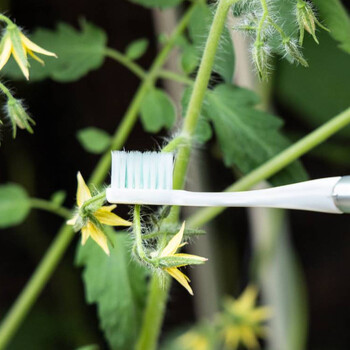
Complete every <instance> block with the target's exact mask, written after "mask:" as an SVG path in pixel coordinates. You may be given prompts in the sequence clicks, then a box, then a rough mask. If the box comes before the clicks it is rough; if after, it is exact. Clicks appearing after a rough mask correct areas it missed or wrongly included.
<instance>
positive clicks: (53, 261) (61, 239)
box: [0, 4, 196, 350]
mask: <svg viewBox="0 0 350 350" xmlns="http://www.w3.org/2000/svg"><path fill="white" fill-rule="evenodd" d="M195 6H196V4H193V5H192V6H191V7H190V8H189V9H188V11H187V12H186V13H185V15H184V16H183V18H182V20H181V21H180V22H179V24H178V26H177V27H176V29H175V31H174V32H173V34H172V35H171V37H170V39H169V40H168V42H167V43H166V45H165V46H164V47H163V49H162V50H161V51H160V53H159V54H158V56H157V58H156V59H155V61H154V63H153V65H152V67H151V69H150V72H149V73H148V75H147V78H146V79H145V80H144V81H143V82H142V84H141V86H140V87H139V89H138V91H137V93H136V95H135V96H134V98H133V100H132V101H131V105H130V106H129V108H128V110H127V111H126V114H125V116H124V118H123V120H122V122H121V124H120V126H119V127H118V128H117V130H116V131H115V133H114V137H113V139H112V147H111V148H110V150H108V151H107V152H106V153H105V154H104V156H103V157H102V158H101V159H100V161H99V162H98V164H97V166H96V168H95V170H94V171H93V173H92V175H91V178H90V181H89V182H90V183H93V184H95V185H96V186H98V185H100V184H101V183H102V182H103V181H104V179H105V177H106V175H107V173H108V171H109V169H110V164H111V155H110V151H111V150H113V149H120V148H121V147H122V146H123V144H124V142H125V140H126V139H127V138H128V136H129V135H130V133H131V130H132V128H133V126H134V125H135V123H136V120H137V116H138V112H139V108H140V105H141V101H142V98H143V96H144V95H145V94H146V92H147V91H148V88H149V85H150V84H151V83H153V81H154V79H156V76H157V73H158V70H159V69H160V68H161V67H162V66H163V64H164V63H165V61H166V59H167V57H168V55H169V53H170V51H171V49H172V48H173V46H174V45H175V43H176V40H177V37H178V36H179V35H181V34H182V32H183V31H184V30H185V29H186V27H187V24H188V22H189V20H190V18H191V15H192V13H193V11H194V9H195ZM0 20H1V17H0ZM73 237H74V231H73V230H72V228H71V227H70V226H66V225H64V226H63V227H62V228H61V229H60V231H59V232H58V234H57V236H56V238H55V240H54V241H53V243H52V244H51V246H50V248H49V249H48V251H47V252H46V253H45V256H44V258H43V259H42V261H41V262H40V264H39V266H38V267H37V268H36V270H35V271H34V273H33V275H32V276H31V278H30V280H29V281H28V283H27V284H26V286H25V287H24V289H23V290H22V291H21V294H20V295H19V296H18V298H17V300H16V302H15V304H14V305H13V306H12V308H11V309H10V310H9V312H8V314H7V315H6V316H5V319H4V320H3V322H2V324H1V325H0V350H2V349H4V348H5V346H6V345H7V344H8V342H9V341H10V340H11V338H12V336H13V335H14V333H15V332H16V330H17V328H18V327H19V326H20V325H21V323H22V321H23V320H24V318H25V316H26V315H27V313H28V312H29V310H30V308H31V307H32V305H33V304H34V302H35V301H36V299H37V298H38V296H39V294H40V292H41V291H42V289H43V288H44V286H45V284H46V282H47V281H48V280H49V278H50V277H51V275H52V273H53V271H54V270H55V268H56V266H57V264H58V263H59V261H60V260H61V258H62V256H63V254H64V252H65V250H66V249H67V247H68V245H69V243H70V241H71V240H72V239H73Z"/></svg>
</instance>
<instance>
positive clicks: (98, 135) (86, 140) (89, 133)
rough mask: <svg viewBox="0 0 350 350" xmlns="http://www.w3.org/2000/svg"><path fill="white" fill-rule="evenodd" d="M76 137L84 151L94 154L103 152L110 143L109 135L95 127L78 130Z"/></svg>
mask: <svg viewBox="0 0 350 350" xmlns="http://www.w3.org/2000/svg"><path fill="white" fill-rule="evenodd" d="M77 139H78V140H79V142H80V144H81V145H82V147H83V148H84V149H85V150H86V151H88V152H90V153H95V154H100V153H102V152H104V151H105V150H106V149H107V148H108V147H109V145H110V144H111V136H110V135H109V134H108V133H106V132H105V131H104V130H101V129H98V128H95V127H89V128H85V129H82V130H79V131H78V132H77Z"/></svg>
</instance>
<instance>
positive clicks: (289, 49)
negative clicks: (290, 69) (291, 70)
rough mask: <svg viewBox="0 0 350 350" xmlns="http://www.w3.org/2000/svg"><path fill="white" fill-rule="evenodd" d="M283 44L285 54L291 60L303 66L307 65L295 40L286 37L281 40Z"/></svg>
mask: <svg viewBox="0 0 350 350" xmlns="http://www.w3.org/2000/svg"><path fill="white" fill-rule="evenodd" d="M283 46H284V50H285V52H286V55H288V56H289V58H290V59H291V60H292V62H294V61H296V62H298V63H300V64H301V65H302V66H304V67H308V66H309V65H308V63H307V61H306V60H305V58H304V57H303V54H302V53H301V52H300V50H299V47H298V44H297V42H296V41H295V40H293V39H290V38H286V39H285V40H283Z"/></svg>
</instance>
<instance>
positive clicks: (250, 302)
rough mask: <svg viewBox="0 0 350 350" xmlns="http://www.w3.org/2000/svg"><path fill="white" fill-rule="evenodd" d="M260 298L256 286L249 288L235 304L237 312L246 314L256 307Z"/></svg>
mask: <svg viewBox="0 0 350 350" xmlns="http://www.w3.org/2000/svg"><path fill="white" fill-rule="evenodd" d="M257 296H258V290H257V288H256V287H255V286H252V285H250V286H248V287H247V288H246V289H245V290H244V292H243V294H242V295H241V296H240V297H239V298H238V299H237V301H236V302H235V308H236V310H239V312H245V311H247V310H250V309H252V308H253V307H254V305H255V301H256V298H257Z"/></svg>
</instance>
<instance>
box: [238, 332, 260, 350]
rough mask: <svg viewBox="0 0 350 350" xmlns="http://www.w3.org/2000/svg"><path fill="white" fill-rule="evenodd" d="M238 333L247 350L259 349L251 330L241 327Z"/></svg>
mask: <svg viewBox="0 0 350 350" xmlns="http://www.w3.org/2000/svg"><path fill="white" fill-rule="evenodd" d="M240 333H241V338H242V342H243V344H244V345H245V346H246V347H247V348H248V349H259V348H260V346H259V343H258V340H257V339H256V336H255V334H254V332H253V330H252V329H251V327H249V326H241V327H240Z"/></svg>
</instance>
